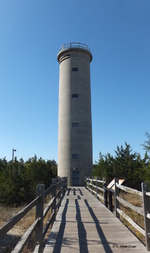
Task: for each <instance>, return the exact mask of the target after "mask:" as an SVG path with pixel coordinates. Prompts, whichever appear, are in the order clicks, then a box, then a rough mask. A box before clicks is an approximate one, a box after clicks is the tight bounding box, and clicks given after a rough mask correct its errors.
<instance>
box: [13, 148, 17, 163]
mask: <svg viewBox="0 0 150 253" xmlns="http://www.w3.org/2000/svg"><path fill="white" fill-rule="evenodd" d="M15 151H17V150H16V149H14V148H13V149H12V161H14V152H15Z"/></svg>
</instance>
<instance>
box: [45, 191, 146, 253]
mask: <svg viewBox="0 0 150 253" xmlns="http://www.w3.org/2000/svg"><path fill="white" fill-rule="evenodd" d="M52 252H53V253H59V252H61V253H78V252H82V253H88V252H89V253H91V252H92V253H100V252H102V253H103V252H105V253H106V252H107V253H112V252H114V253H125V252H132V253H134V252H136V253H146V252H147V250H146V248H145V246H144V245H143V244H142V243H141V242H140V241H139V240H138V239H137V238H136V237H135V236H134V235H133V234H132V233H131V232H130V231H129V230H128V229H127V228H126V227H125V226H124V225H123V224H122V223H121V221H119V220H118V219H117V218H116V217H115V216H114V215H113V214H112V213H111V212H110V211H109V210H108V209H107V208H106V207H105V206H104V205H103V204H101V203H100V202H99V201H98V200H97V199H96V198H95V197H94V196H92V195H91V193H89V192H88V191H87V190H86V189H85V188H84V187H76V188H73V187H72V188H68V190H67V192H66V194H65V198H64V200H63V202H62V205H61V207H60V209H59V212H58V214H57V217H56V221H55V223H54V225H53V228H52V230H51V233H50V236H49V238H48V241H47V244H46V246H45V249H44V253H52Z"/></svg>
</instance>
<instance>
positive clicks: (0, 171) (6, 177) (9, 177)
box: [0, 155, 57, 206]
mask: <svg viewBox="0 0 150 253" xmlns="http://www.w3.org/2000/svg"><path fill="white" fill-rule="evenodd" d="M56 176H57V163H56V162H55V161H54V160H47V161H45V160H43V159H42V158H39V159H37V156H36V155H35V156H34V157H33V158H29V159H28V160H27V161H26V162H24V160H23V159H20V160H19V161H18V160H17V158H16V157H15V159H14V161H12V160H11V161H9V162H7V160H6V159H5V158H3V159H0V203H1V204H6V205H16V206H17V205H21V204H24V203H25V204H27V203H29V202H31V201H32V200H33V199H34V198H35V195H36V186H37V185H38V184H39V183H43V184H45V189H46V188H48V187H49V186H50V184H51V181H52V178H54V177H56Z"/></svg>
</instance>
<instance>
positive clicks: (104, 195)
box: [103, 178, 108, 207]
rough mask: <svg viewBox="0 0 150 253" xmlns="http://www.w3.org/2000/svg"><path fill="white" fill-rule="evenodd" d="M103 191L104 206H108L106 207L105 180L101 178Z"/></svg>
mask: <svg viewBox="0 0 150 253" xmlns="http://www.w3.org/2000/svg"><path fill="white" fill-rule="evenodd" d="M103 190H104V193H103V197H104V206H106V207H107V206H108V205H107V189H106V179H105V178H103Z"/></svg>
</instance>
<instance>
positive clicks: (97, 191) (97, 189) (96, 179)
mask: <svg viewBox="0 0 150 253" xmlns="http://www.w3.org/2000/svg"><path fill="white" fill-rule="evenodd" d="M97 179H98V177H96V197H97V199H98V182H97Z"/></svg>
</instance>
